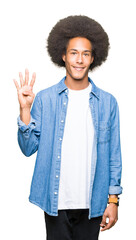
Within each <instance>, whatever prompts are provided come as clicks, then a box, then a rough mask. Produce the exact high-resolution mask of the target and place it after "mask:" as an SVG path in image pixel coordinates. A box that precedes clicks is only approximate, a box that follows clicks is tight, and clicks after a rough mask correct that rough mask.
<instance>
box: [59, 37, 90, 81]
mask: <svg viewBox="0 0 136 240" xmlns="http://www.w3.org/2000/svg"><path fill="white" fill-rule="evenodd" d="M91 53H92V45H91V42H90V41H89V40H88V39H86V38H83V37H76V38H72V39H70V41H69V43H68V46H67V49H66V54H64V55H63V56H62V59H63V61H64V62H65V67H66V75H67V78H71V79H74V80H83V79H85V78H88V71H89V67H90V64H91V63H92V62H93V57H92V54H91Z"/></svg>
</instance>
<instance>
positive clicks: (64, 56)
mask: <svg viewBox="0 0 136 240" xmlns="http://www.w3.org/2000/svg"><path fill="white" fill-rule="evenodd" d="M62 60H63V61H64V62H65V60H66V55H65V54H63V55H62Z"/></svg>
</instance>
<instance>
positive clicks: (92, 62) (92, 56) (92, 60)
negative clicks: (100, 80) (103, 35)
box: [91, 56, 94, 64]
mask: <svg viewBox="0 0 136 240" xmlns="http://www.w3.org/2000/svg"><path fill="white" fill-rule="evenodd" d="M93 61H94V57H93V56H92V59H91V64H92V63H93Z"/></svg>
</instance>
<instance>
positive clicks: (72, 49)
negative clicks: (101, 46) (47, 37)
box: [69, 48, 91, 53]
mask: <svg viewBox="0 0 136 240" xmlns="http://www.w3.org/2000/svg"><path fill="white" fill-rule="evenodd" d="M69 51H78V50H77V49H74V48H71V49H69ZM83 52H90V53H91V51H90V50H83Z"/></svg>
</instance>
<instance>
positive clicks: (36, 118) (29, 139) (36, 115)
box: [17, 94, 41, 156]
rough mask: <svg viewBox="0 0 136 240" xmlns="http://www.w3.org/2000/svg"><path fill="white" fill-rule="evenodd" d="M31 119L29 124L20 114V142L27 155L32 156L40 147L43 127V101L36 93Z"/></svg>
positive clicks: (18, 122)
mask: <svg viewBox="0 0 136 240" xmlns="http://www.w3.org/2000/svg"><path fill="white" fill-rule="evenodd" d="M30 114H31V119H30V122H29V124H28V125H26V124H25V123H24V122H22V121H21V119H20V115H19V116H18V118H17V124H18V144H19V146H20V149H21V151H22V153H23V154H24V155H25V156H31V155H32V154H33V153H35V152H36V151H37V149H38V145H39V139H40V128H41V102H40V99H39V94H37V95H36V97H35V99H34V102H33V106H32V110H31V112H30Z"/></svg>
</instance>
